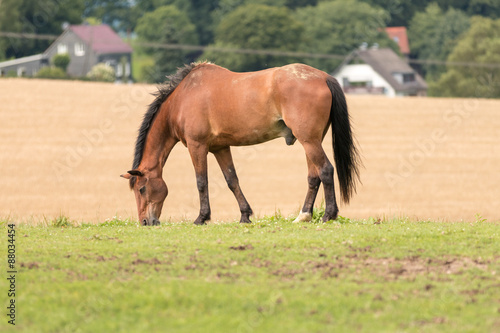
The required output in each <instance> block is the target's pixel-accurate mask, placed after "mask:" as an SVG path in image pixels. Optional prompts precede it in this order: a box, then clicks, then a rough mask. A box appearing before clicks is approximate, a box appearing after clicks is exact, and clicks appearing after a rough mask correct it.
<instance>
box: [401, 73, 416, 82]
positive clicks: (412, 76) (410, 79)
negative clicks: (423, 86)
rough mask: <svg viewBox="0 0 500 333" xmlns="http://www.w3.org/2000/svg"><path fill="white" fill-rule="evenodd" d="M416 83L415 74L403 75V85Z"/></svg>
mask: <svg viewBox="0 0 500 333" xmlns="http://www.w3.org/2000/svg"><path fill="white" fill-rule="evenodd" d="M413 81H415V74H414V73H404V74H403V83H408V82H413Z"/></svg>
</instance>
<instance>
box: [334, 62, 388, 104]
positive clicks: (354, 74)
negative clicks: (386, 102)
mask: <svg viewBox="0 0 500 333" xmlns="http://www.w3.org/2000/svg"><path fill="white" fill-rule="evenodd" d="M335 78H336V79H337V81H339V83H340V85H341V86H342V88H343V87H344V82H343V81H344V78H347V79H348V80H349V81H350V82H369V81H370V82H371V83H372V86H373V87H383V88H385V94H386V96H389V97H395V96H396V91H395V90H394V89H393V88H392V87H391V85H390V84H389V83H388V82H387V81H386V80H385V79H384V78H383V77H382V76H380V75H379V74H378V73H377V72H375V71H374V70H373V68H372V67H371V66H370V65H367V64H355V65H347V66H344V67H342V68H341V69H340V71H339V72H338V73H337V74H335Z"/></svg>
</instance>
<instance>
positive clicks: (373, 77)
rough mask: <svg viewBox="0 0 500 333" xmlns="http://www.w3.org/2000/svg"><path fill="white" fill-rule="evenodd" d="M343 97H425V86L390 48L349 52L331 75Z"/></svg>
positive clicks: (418, 76) (417, 75) (416, 74)
mask: <svg viewBox="0 0 500 333" xmlns="http://www.w3.org/2000/svg"><path fill="white" fill-rule="evenodd" d="M332 75H333V76H334V77H335V78H336V79H337V80H338V81H339V83H340V85H341V86H342V88H343V89H344V91H345V92H346V93H351V94H377V95H386V96H389V97H395V96H426V95H427V84H426V83H425V81H424V79H423V78H422V77H421V76H420V75H419V74H418V73H417V72H415V71H414V70H413V68H411V67H410V66H409V65H408V64H407V63H406V62H405V61H404V60H403V59H401V58H400V57H399V56H398V55H397V54H396V53H395V52H394V51H393V50H391V49H389V48H383V49H379V48H377V47H375V48H370V49H367V48H361V49H359V50H356V51H354V52H352V53H351V54H350V55H349V56H348V57H347V58H346V59H345V60H344V62H343V63H342V64H341V65H340V66H339V67H338V68H337V69H336V70H335V72H334V73H333V74H332Z"/></svg>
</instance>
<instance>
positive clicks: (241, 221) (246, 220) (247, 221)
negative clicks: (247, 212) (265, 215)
mask: <svg viewBox="0 0 500 333" xmlns="http://www.w3.org/2000/svg"><path fill="white" fill-rule="evenodd" d="M240 223H252V221H250V219H249V218H248V217H247V218H246V219H244V218H241V220H240Z"/></svg>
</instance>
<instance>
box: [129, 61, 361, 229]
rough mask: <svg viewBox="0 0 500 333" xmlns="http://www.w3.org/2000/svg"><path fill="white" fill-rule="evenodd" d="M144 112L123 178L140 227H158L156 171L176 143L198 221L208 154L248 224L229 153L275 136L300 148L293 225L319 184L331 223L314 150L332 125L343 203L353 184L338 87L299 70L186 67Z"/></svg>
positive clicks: (329, 185) (204, 202)
mask: <svg viewBox="0 0 500 333" xmlns="http://www.w3.org/2000/svg"><path fill="white" fill-rule="evenodd" d="M154 95H155V96H156V98H155V100H154V101H153V102H152V103H151V104H150V105H149V109H148V110H147V112H146V114H145V116H144V120H143V122H142V125H141V127H140V129H139V135H138V137H137V142H136V145H135V155H134V162H133V166H132V170H130V171H128V172H127V173H126V174H123V175H121V176H122V177H124V178H126V179H128V180H129V184H130V188H131V189H133V191H134V194H135V197H136V202H137V209H138V213H139V221H140V222H141V224H142V225H158V224H159V223H160V222H159V220H158V219H159V217H160V214H161V210H162V207H163V202H164V200H165V198H166V196H167V193H168V190H167V186H166V184H165V182H164V181H163V178H162V170H163V166H164V165H165V162H166V160H167V158H168V155H169V154H170V151H171V150H172V148H173V147H174V146H175V145H176V144H177V143H178V142H179V141H180V142H182V143H183V144H184V146H186V147H187V148H188V151H189V154H190V155H191V159H192V162H193V165H194V170H195V173H196V184H197V186H198V191H199V196H200V214H199V216H198V218H197V219H196V220H195V222H194V223H195V224H205V222H206V221H208V220H210V202H209V196H208V178H207V154H208V153H209V152H210V153H212V154H214V155H215V158H216V159H217V162H218V163H219V166H220V168H221V169H222V173H223V174H224V178H225V179H226V181H227V185H228V186H229V188H230V189H231V191H232V192H233V193H234V196H235V197H236V200H237V201H238V205H239V207H240V211H241V220H240V222H241V223H250V216H251V215H252V209H251V208H250V205H249V204H248V202H247V200H246V199H245V196H244V195H243V192H242V191H241V188H240V185H239V182H238V177H237V176H236V170H235V168H234V164H233V159H232V157H231V150H230V147H231V146H245V145H255V144H259V143H263V142H266V141H269V140H272V139H275V138H278V137H283V138H285V141H286V144H287V145H292V144H293V143H294V142H295V141H296V140H298V141H299V142H300V143H301V144H302V146H303V147H304V150H305V154H306V160H307V166H308V177H307V180H308V184H309V189H308V191H307V195H306V198H305V202H304V206H303V207H302V210H301V212H300V214H299V216H298V217H297V219H296V220H295V221H310V220H311V218H312V211H313V206H314V201H315V199H316V195H317V193H318V188H319V185H320V183H323V187H324V193H325V214H324V216H323V221H329V220H334V219H336V218H337V214H338V207H337V202H336V199H335V189H334V182H333V179H334V168H333V166H332V164H331V163H330V161H329V160H328V158H327V156H326V154H325V152H324V150H323V148H322V146H321V143H322V141H323V138H324V136H325V135H326V132H327V130H328V127H329V126H330V124H331V126H332V137H333V149H334V159H335V165H336V168H337V176H338V179H339V184H340V193H341V196H342V199H343V201H344V202H346V203H348V202H349V199H350V197H351V195H352V194H353V191H355V187H356V180H359V172H358V167H359V165H360V161H359V154H358V151H357V149H356V146H355V144H354V140H353V137H352V132H351V125H350V120H349V114H348V111H347V104H346V100H345V96H344V93H343V92H342V88H341V87H340V85H339V84H338V82H337V80H336V79H335V78H333V77H332V76H330V75H328V74H327V73H325V72H322V71H320V70H317V69H314V68H312V67H309V66H307V65H303V64H291V65H287V66H283V67H277V68H270V69H266V70H262V71H257V72H249V73H234V72H231V71H229V70H227V69H225V68H222V67H219V66H216V65H214V64H211V63H207V62H203V63H192V64H190V65H186V66H185V67H183V68H180V69H179V70H178V71H177V73H176V74H174V75H172V76H169V77H168V80H167V82H166V83H165V84H164V85H162V86H160V87H158V92H157V93H155V94H154Z"/></svg>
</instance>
